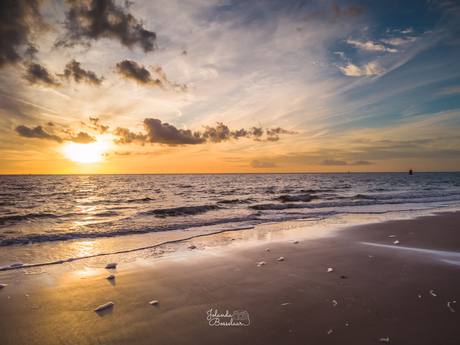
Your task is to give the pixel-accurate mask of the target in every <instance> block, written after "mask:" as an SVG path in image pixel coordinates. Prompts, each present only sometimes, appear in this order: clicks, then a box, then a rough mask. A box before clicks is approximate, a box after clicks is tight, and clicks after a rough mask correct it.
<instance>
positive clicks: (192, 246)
mask: <svg viewBox="0 0 460 345" xmlns="http://www.w3.org/2000/svg"><path fill="white" fill-rule="evenodd" d="M187 248H188V249H196V246H195V245H194V244H192V245H191V246H188V247H187Z"/></svg>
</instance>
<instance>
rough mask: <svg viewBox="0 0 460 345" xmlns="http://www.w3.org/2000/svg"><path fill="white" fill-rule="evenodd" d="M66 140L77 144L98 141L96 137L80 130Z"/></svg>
mask: <svg viewBox="0 0 460 345" xmlns="http://www.w3.org/2000/svg"><path fill="white" fill-rule="evenodd" d="M65 140H68V141H72V142H74V143H76V144H90V143H94V142H96V141H97V140H96V138H95V137H93V136H91V135H89V134H88V133H85V132H80V133H78V134H77V135H76V136H70V137H69V138H66V139H65Z"/></svg>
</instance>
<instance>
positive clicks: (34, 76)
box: [21, 60, 62, 87]
mask: <svg viewBox="0 0 460 345" xmlns="http://www.w3.org/2000/svg"><path fill="white" fill-rule="evenodd" d="M24 67H25V68H26V70H25V73H24V74H23V75H22V76H21V77H22V78H23V79H25V80H27V81H28V82H29V84H30V85H42V86H45V87H61V86H62V85H61V83H59V81H58V79H57V78H56V77H55V76H54V75H53V74H51V73H50V71H49V70H48V69H46V68H45V67H43V66H42V65H40V64H39V63H35V62H32V61H30V60H26V61H24Z"/></svg>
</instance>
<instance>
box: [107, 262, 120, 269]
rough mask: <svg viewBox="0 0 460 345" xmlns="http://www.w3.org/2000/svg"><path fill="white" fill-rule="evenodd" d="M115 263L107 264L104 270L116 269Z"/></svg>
mask: <svg viewBox="0 0 460 345" xmlns="http://www.w3.org/2000/svg"><path fill="white" fill-rule="evenodd" d="M117 265H118V264H117V263H111V264H107V266H105V268H107V269H109V268H116V267H117Z"/></svg>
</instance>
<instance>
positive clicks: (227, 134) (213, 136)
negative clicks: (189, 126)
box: [202, 122, 249, 143]
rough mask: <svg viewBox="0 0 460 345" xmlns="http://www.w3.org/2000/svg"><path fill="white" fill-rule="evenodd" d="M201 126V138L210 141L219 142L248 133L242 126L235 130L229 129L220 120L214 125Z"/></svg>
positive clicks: (244, 135)
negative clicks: (203, 130) (202, 131)
mask: <svg viewBox="0 0 460 345" xmlns="http://www.w3.org/2000/svg"><path fill="white" fill-rule="evenodd" d="M203 128H204V129H205V132H204V133H202V138H203V139H206V140H207V141H210V142H212V143H220V142H222V141H228V140H231V139H236V140H238V138H241V137H247V136H248V134H249V132H247V131H245V130H244V129H243V128H241V129H240V130H237V131H231V130H230V129H229V128H228V127H227V126H226V125H224V124H223V123H222V122H217V126H216V127H210V126H203Z"/></svg>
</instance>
